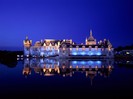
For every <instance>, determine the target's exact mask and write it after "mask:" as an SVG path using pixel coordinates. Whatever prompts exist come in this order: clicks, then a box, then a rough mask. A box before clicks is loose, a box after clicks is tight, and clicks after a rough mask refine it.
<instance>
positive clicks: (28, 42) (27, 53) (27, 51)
mask: <svg viewBox="0 0 133 99" xmlns="http://www.w3.org/2000/svg"><path fill="white" fill-rule="evenodd" d="M23 45H24V56H26V57H29V56H30V47H31V45H32V40H29V38H28V36H26V38H25V40H24V41H23Z"/></svg>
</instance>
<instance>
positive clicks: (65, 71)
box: [22, 58, 114, 80]
mask: <svg viewBox="0 0 133 99" xmlns="http://www.w3.org/2000/svg"><path fill="white" fill-rule="evenodd" d="M113 63H114V62H113V60H69V59H64V60H63V59H60V60H59V59H56V58H50V59H49V58H47V59H38V58H32V59H29V58H26V59H24V68H23V71H22V73H23V75H25V76H28V75H30V74H31V71H34V72H35V73H38V74H40V75H44V76H52V75H62V76H63V77H65V76H70V77H71V76H73V75H74V72H84V73H83V74H84V75H85V76H86V77H89V78H90V79H91V80H92V79H93V78H94V77H95V76H96V75H100V76H104V77H107V76H109V75H110V73H111V71H112V69H113Z"/></svg>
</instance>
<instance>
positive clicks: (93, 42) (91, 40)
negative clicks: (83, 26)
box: [85, 30, 96, 45]
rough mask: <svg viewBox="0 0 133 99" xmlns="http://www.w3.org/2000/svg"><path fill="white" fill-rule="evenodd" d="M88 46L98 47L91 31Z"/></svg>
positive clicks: (87, 39) (87, 41)
mask: <svg viewBox="0 0 133 99" xmlns="http://www.w3.org/2000/svg"><path fill="white" fill-rule="evenodd" d="M85 42H86V45H96V39H94V37H93V36H92V30H90V36H89V38H86V41H85Z"/></svg>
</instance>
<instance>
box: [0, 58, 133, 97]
mask: <svg viewBox="0 0 133 99" xmlns="http://www.w3.org/2000/svg"><path fill="white" fill-rule="evenodd" d="M122 63H124V64H122ZM126 63H130V61H126ZM132 90H133V65H132V64H130V65H127V64H125V62H123V61H115V60H113V59H99V60H94V59H88V60H87V59H84V60H83V59H58V58H48V59H36V58H32V59H29V58H26V59H22V60H21V59H20V60H18V61H16V63H15V64H12V65H10V64H6V65H5V64H0V96H1V97H7V96H10V97H11V98H20V97H23V98H25V97H29V98H31V97H34V98H36V99H38V98H41V99H45V98H46V97H47V99H48V98H58V99H59V98H62V99H63V98H72V97H73V98H79V97H81V98H85V97H87V98H90V97H92V98H100V99H101V98H106V99H108V98H112V99H113V98H122V97H125V98H127V97H130V96H131V97H132V96H133V94H132ZM18 95H19V96H18Z"/></svg>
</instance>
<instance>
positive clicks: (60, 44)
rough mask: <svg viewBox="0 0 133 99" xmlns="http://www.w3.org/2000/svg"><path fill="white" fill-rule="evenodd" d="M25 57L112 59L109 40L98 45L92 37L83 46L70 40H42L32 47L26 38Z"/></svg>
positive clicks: (24, 42)
mask: <svg viewBox="0 0 133 99" xmlns="http://www.w3.org/2000/svg"><path fill="white" fill-rule="evenodd" d="M23 44H24V56H25V57H55V56H59V57H61V58H62V57H63V58H79V57H80V58H82V57H83V58H113V57H114V53H113V48H112V44H111V43H110V41H109V40H106V39H104V40H103V41H102V40H100V41H99V42H98V43H97V42H96V39H95V38H94V37H93V35H92V30H90V36H89V37H88V38H86V39H85V44H76V43H75V42H73V41H72V39H69V40H68V39H64V40H54V39H44V40H41V41H37V42H36V43H35V44H34V45H32V40H29V39H28V37H26V39H25V40H24V41H23Z"/></svg>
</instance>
